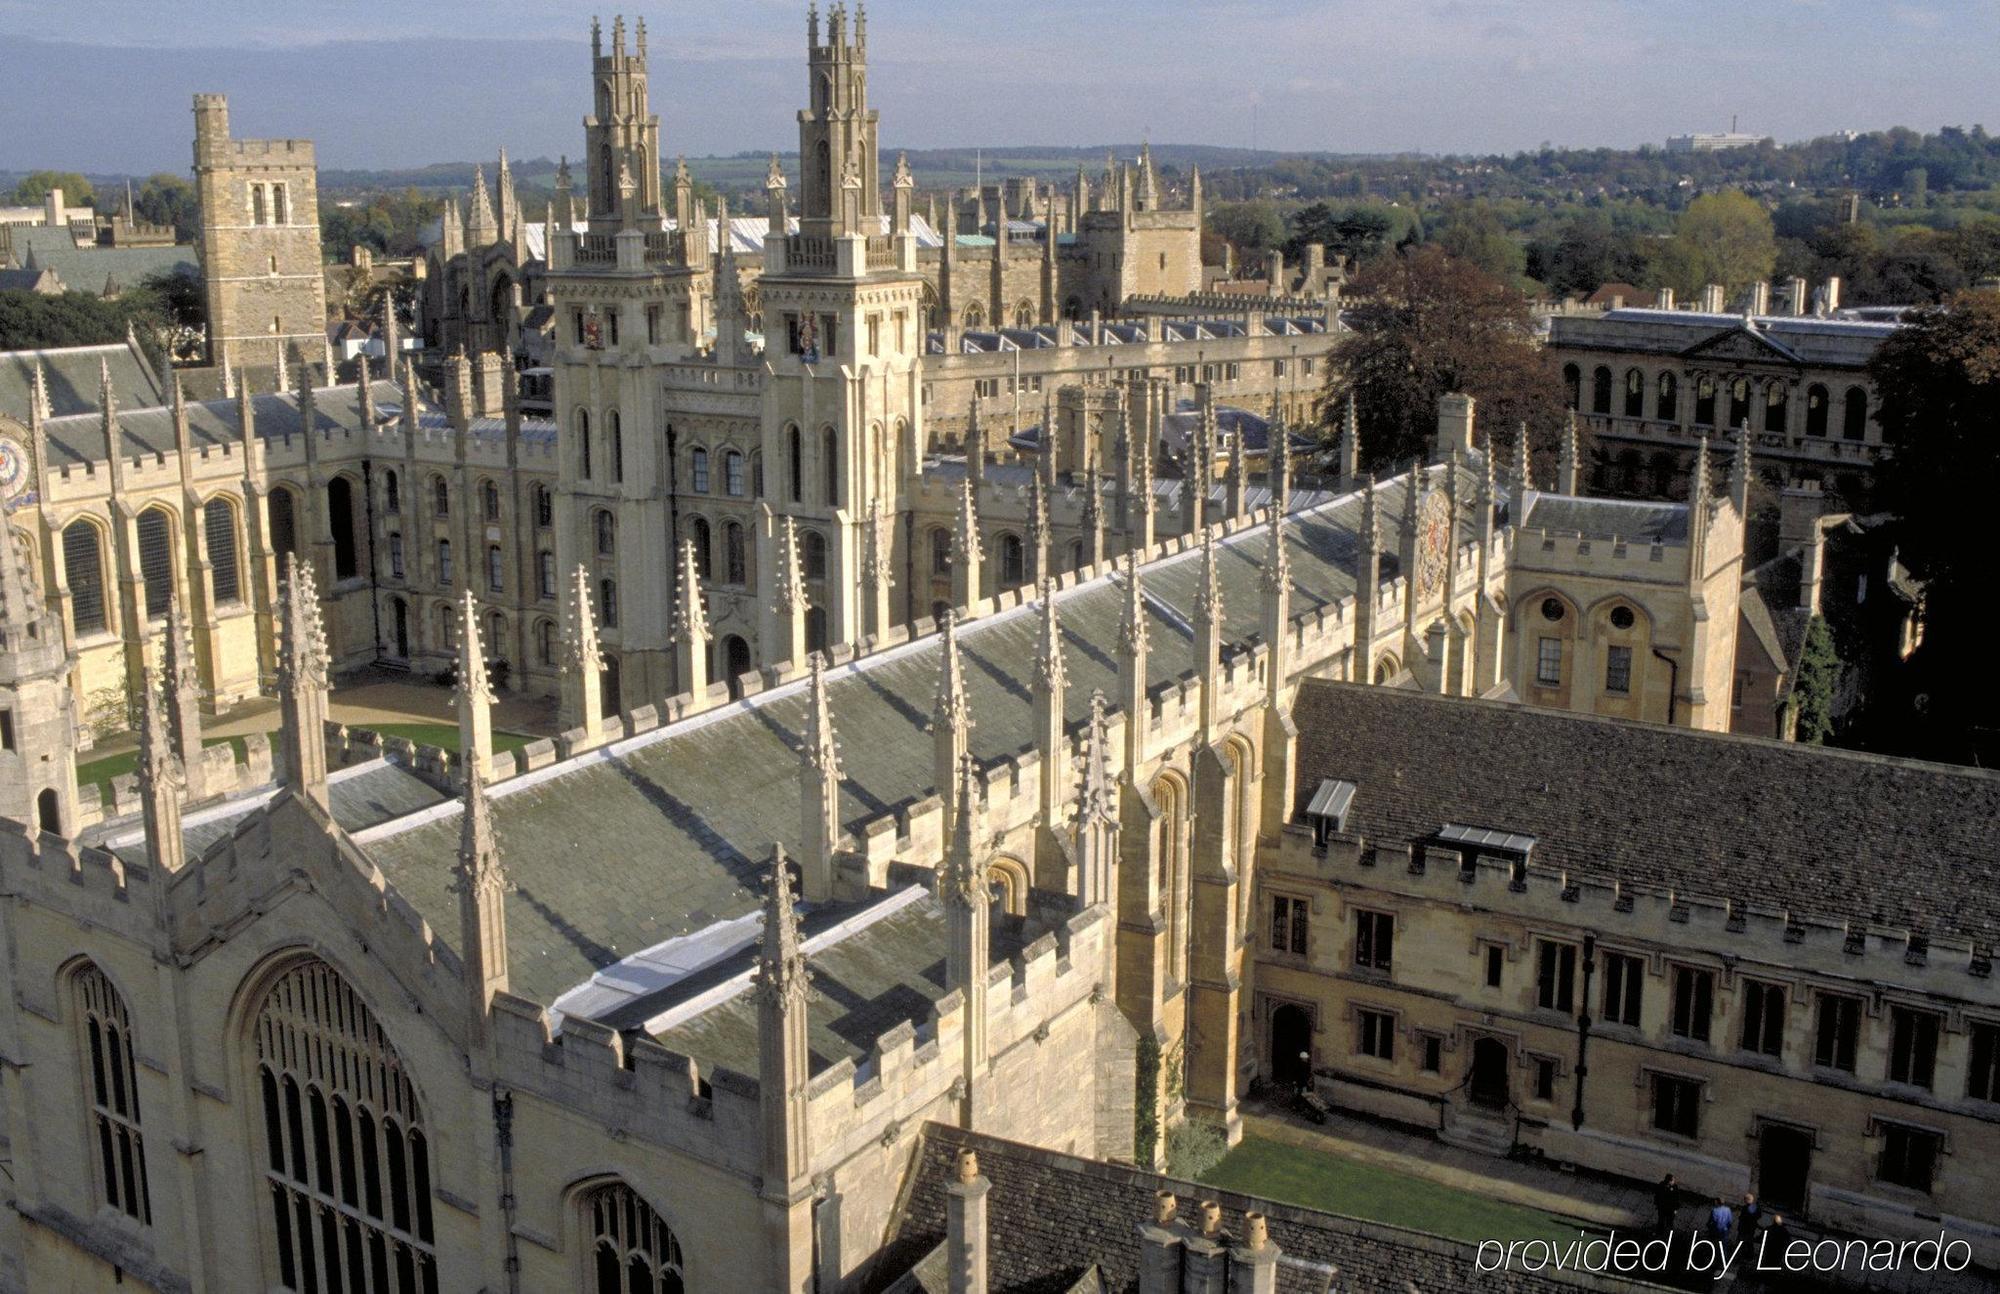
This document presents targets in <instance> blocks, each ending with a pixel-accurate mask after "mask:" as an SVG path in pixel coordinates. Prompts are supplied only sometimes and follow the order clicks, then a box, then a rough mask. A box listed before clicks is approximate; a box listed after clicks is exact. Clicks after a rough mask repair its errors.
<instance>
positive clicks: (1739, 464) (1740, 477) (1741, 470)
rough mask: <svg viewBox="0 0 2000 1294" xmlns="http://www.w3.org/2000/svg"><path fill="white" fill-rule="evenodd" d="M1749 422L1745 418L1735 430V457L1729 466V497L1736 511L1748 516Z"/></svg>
mask: <svg viewBox="0 0 2000 1294" xmlns="http://www.w3.org/2000/svg"><path fill="white" fill-rule="evenodd" d="M1750 479H1751V470H1750V422H1749V420H1748V419H1747V418H1746V419H1745V420H1744V422H1743V425H1742V426H1741V427H1739V428H1737V430H1736V455H1735V457H1734V458H1733V459H1732V460H1731V461H1730V464H1729V497H1730V498H1731V499H1733V500H1734V501H1735V503H1736V510H1737V511H1738V512H1740V513H1742V514H1743V515H1744V516H1746V517H1747V516H1749V515H1750Z"/></svg>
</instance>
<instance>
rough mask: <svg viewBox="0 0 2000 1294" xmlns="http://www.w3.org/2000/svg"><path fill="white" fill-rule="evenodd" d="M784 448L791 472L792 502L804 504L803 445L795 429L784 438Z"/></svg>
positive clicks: (804, 470) (804, 467)
mask: <svg viewBox="0 0 2000 1294" xmlns="http://www.w3.org/2000/svg"><path fill="white" fill-rule="evenodd" d="M785 448H786V451H787V452H786V455H785V457H786V458H787V459H788V460H789V464H788V465H789V466H790V468H791V472H792V502H793V503H804V502H805V501H806V464H805V445H804V444H803V443H802V442H801V440H800V438H799V429H798V428H797V427H793V428H792V429H791V431H790V433H789V434H788V435H787V436H786V437H785Z"/></svg>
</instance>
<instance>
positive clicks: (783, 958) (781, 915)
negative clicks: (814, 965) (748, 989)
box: [757, 845, 808, 1005]
mask: <svg viewBox="0 0 2000 1294" xmlns="http://www.w3.org/2000/svg"><path fill="white" fill-rule="evenodd" d="M791 870H792V869H791V864H790V863H789V862H788V861H787V860H786V858H785V847H784V846H783V845H773V846H772V848H771V871H770V874H769V875H767V876H766V877H765V878H764V930H763V934H762V935H761V936H760V937H759V940H758V950H757V996H758V999H759V1000H760V1001H763V1002H768V1003H772V1004H774V1005H790V1004H792V1003H794V1002H803V1001H804V999H805V995H806V988H807V982H808V975H807V971H806V955H805V945H804V941H803V940H801V939H800V938H799V913H798V909H797V907H795V906H794V905H793V902H792V876H791Z"/></svg>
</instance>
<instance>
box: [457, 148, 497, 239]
mask: <svg viewBox="0 0 2000 1294" xmlns="http://www.w3.org/2000/svg"><path fill="white" fill-rule="evenodd" d="M499 228H500V226H499V223H498V222H497V221H496V220H495V219H494V217H493V197H492V195H491V194H489V193H488V192H487V191H486V167H485V165H484V164H481V165H479V166H475V167H473V168H472V200H471V205H470V207H469V208H468V209H467V211H466V216H465V245H466V246H467V247H484V246H486V245H487V244H489V243H491V242H493V241H494V239H495V238H496V237H497V234H498V230H499Z"/></svg>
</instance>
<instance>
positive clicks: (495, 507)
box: [479, 481, 500, 521]
mask: <svg viewBox="0 0 2000 1294" xmlns="http://www.w3.org/2000/svg"><path fill="white" fill-rule="evenodd" d="M479 500H480V503H481V504H482V505H483V506H484V507H485V510H486V520H488V521H498V520H500V487H499V486H497V485H495V484H494V483H493V482H491V481H488V482H486V483H485V485H484V486H482V487H481V488H480V491H479Z"/></svg>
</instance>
